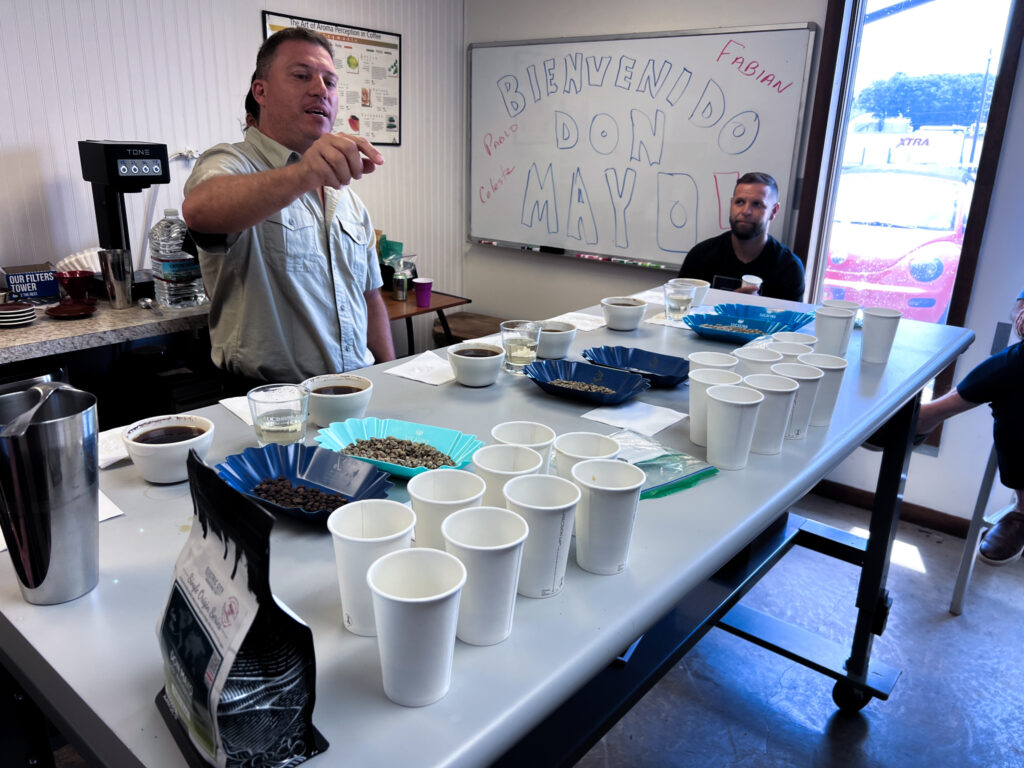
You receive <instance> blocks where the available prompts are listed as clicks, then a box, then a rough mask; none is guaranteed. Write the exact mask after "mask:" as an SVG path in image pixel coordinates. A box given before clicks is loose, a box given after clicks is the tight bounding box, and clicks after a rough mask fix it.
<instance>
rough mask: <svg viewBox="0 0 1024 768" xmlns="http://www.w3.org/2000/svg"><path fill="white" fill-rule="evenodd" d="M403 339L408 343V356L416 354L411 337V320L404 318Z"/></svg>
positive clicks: (414, 343) (413, 340)
mask: <svg viewBox="0 0 1024 768" xmlns="http://www.w3.org/2000/svg"><path fill="white" fill-rule="evenodd" d="M405 339H406V341H407V342H408V343H409V354H410V355H415V354H416V339H415V338H413V335H412V318H411V317H407V318H405Z"/></svg>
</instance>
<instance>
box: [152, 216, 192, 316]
mask: <svg viewBox="0 0 1024 768" xmlns="http://www.w3.org/2000/svg"><path fill="white" fill-rule="evenodd" d="M187 233H188V228H187V227H186V226H185V222H184V221H182V220H181V219H180V218H179V217H178V210H177V209H176V208H166V209H165V210H164V218H162V219H161V220H160V221H158V222H157V223H156V224H154V225H153V228H152V229H151V230H149V260H150V261H151V262H152V266H153V286H154V295H155V296H156V303H157V304H159V305H160V306H162V307H171V308H174V307H194V306H195V305H197V304H202V303H203V302H204V301H206V291H205V290H204V289H203V276H202V273H201V272H200V271H199V260H198V259H197V258H196V257H195V256H193V255H192V254H190V253H186V252H185V251H183V250H182V249H181V247H182V245H184V243H185V235H186V234H187Z"/></svg>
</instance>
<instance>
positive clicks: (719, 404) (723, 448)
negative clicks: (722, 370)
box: [707, 384, 764, 469]
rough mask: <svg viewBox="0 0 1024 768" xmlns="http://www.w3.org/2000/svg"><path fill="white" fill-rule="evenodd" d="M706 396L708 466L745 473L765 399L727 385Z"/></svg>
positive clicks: (758, 393)
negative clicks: (762, 403) (743, 470)
mask: <svg viewBox="0 0 1024 768" xmlns="http://www.w3.org/2000/svg"><path fill="white" fill-rule="evenodd" d="M707 395H708V463H709V464H712V465H714V466H716V467H718V468H719V469H743V468H744V467H745V466H747V458H748V457H749V456H750V443H751V442H752V441H753V439H754V428H755V427H756V426H757V413H758V411H759V410H760V408H761V402H762V401H763V400H764V395H762V394H761V393H760V392H758V391H757V390H756V389H750V388H749V387H737V386H732V385H728V384H725V385H722V384H719V385H716V386H714V387H708V392H707Z"/></svg>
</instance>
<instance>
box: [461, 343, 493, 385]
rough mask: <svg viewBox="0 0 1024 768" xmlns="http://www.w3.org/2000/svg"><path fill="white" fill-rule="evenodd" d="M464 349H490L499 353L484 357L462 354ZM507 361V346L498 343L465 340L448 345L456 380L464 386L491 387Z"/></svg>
mask: <svg viewBox="0 0 1024 768" xmlns="http://www.w3.org/2000/svg"><path fill="white" fill-rule="evenodd" d="M463 349H488V350H490V351H491V352H496V353H497V354H494V355H488V356H484V357H466V356H465V355H460V354H459V351H460V350H463ZM504 362H505V348H504V347H502V346H499V345H497V344H485V343H483V342H479V341H464V342H462V343H461V344H453V345H452V346H450V347H448V363H449V365H451V367H452V371H454V372H455V381H456V382H458V383H459V384H461V385H462V386H464V387H489V386H490V385H491V384H493V383H494V382H496V381H497V380H498V375H499V374H500V373H501V366H502V364H504Z"/></svg>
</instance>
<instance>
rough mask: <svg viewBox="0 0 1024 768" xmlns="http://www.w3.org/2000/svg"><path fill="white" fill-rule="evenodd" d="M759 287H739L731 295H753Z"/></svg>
mask: <svg viewBox="0 0 1024 768" xmlns="http://www.w3.org/2000/svg"><path fill="white" fill-rule="evenodd" d="M759 287H760V286H757V285H741V286H740V287H739V288H737V289H736V290H734V291H733V293H748V294H753V293H757V289H758V288H759Z"/></svg>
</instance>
